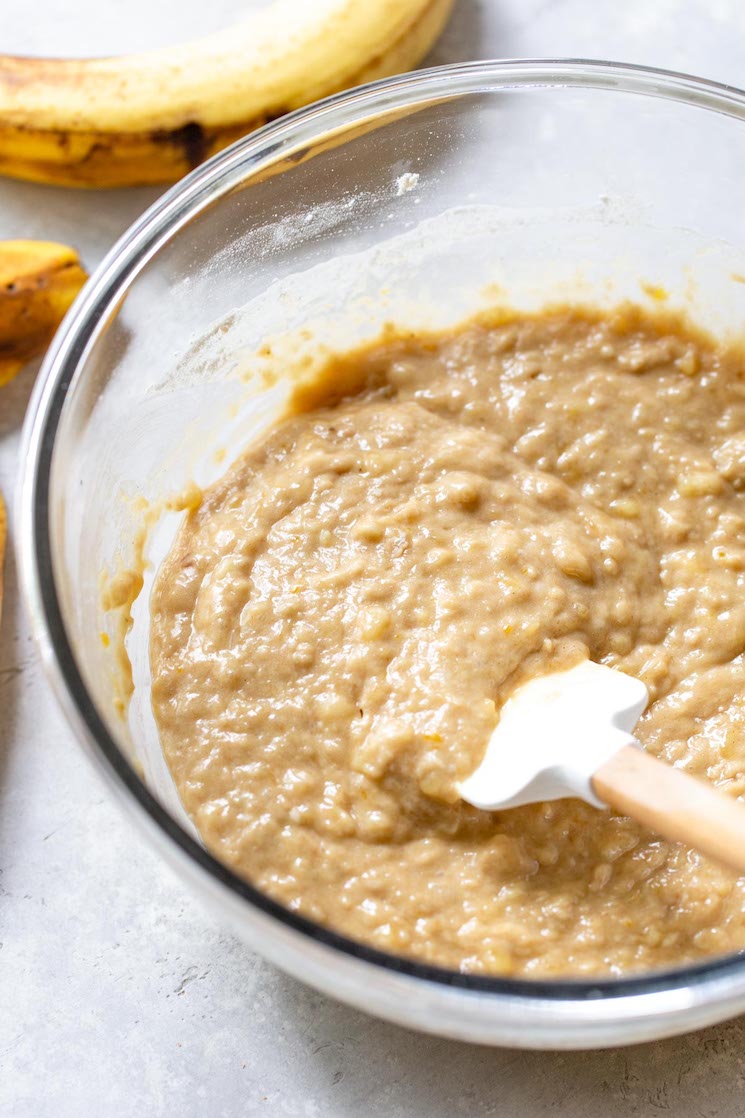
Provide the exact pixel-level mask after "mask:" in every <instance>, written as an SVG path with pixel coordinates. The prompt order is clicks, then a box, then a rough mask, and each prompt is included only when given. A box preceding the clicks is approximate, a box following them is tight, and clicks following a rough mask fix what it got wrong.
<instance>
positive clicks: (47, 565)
mask: <svg viewBox="0 0 745 1118" xmlns="http://www.w3.org/2000/svg"><path fill="white" fill-rule="evenodd" d="M743 182H745V94H743V93H742V92H740V91H738V90H736V89H731V88H728V87H725V86H721V85H715V84H713V83H710V82H705V81H700V80H697V79H695V78H690V77H685V76H683V75H676V74H670V73H664V72H660V71H653V70H647V69H642V68H638V67H632V66H621V65H616V64H610V63H599V62H582V61H559V62H553V61H504V62H479V63H474V64H470V65H465V66H453V67H444V68H442V69H437V70H431V71H425V72H420V73H416V74H411V75H406V76H403V77H399V78H395V79H392V80H388V81H384V82H380V83H377V84H375V85H372V86H369V87H365V88H361V89H358V90H353V91H351V92H349V93H346V94H343V95H340V96H337V97H333V98H331V99H329V100H327V101H324V102H322V103H320V104H317V105H315V106H311V107H310V108H308V109H304V110H302V111H300V112H296V113H293V114H291V115H289V116H287V117H285V118H283V119H281V120H280V121H278V122H277V123H275V124H272V125H270V126H267V127H266V128H263V129H262V130H261V131H259V132H257V133H255V134H253V135H251V136H249V137H247V138H246V139H245V140H242V141H241V142H240V143H238V144H235V145H234V146H233V147H231V148H229V149H228V150H227V151H225V152H223V153H222V154H220V155H219V156H217V157H216V158H214V159H212V160H211V161H210V162H209V163H207V164H205V165H204V166H203V167H201V168H199V169H198V170H197V171H195V172H194V173H193V174H191V175H189V176H188V177H187V178H186V179H184V180H183V181H182V182H181V183H179V184H178V185H177V186H176V187H174V188H173V189H172V190H170V191H169V192H168V193H166V194H165V195H164V196H163V197H162V198H161V199H160V200H159V201H158V202H157V203H156V204H155V205H154V206H153V207H152V208H151V209H150V210H149V211H148V212H147V213H145V214H144V216H143V217H142V218H141V219H140V220H139V221H138V222H137V223H136V224H135V225H134V226H133V227H132V228H131V229H130V230H129V232H127V233H126V234H125V235H124V236H123V237H122V238H121V240H120V241H119V242H118V244H117V245H116V246H115V247H114V248H113V249H112V251H111V252H110V253H109V255H108V256H107V257H106V259H105V260H104V262H103V263H102V264H101V266H100V267H99V269H98V270H97V272H96V274H95V275H94V276H93V278H92V279H91V280H90V282H89V283H88V285H87V286H86V288H85V290H84V292H83V293H82V294H81V296H80V297H79V299H78V300H77V302H76V304H75V306H74V307H73V309H72V311H71V312H70V314H69V315H68V317H67V319H66V321H65V323H64V325H63V327H62V329H61V330H60V332H59V333H58V335H57V337H56V340H55V342H54V344H53V346H52V348H51V350H50V352H49V354H48V355H47V358H46V361H45V363H44V366H43V369H42V372H41V375H40V377H39V381H38V384H37V386H36V389H35V392H34V396H33V399H32V403H31V406H30V410H29V415H28V419H27V423H26V427H25V444H24V452H23V471H22V479H21V486H20V497H19V500H20V508H19V518H20V525H21V531H20V539H19V563H20V569H21V572H22V580H23V586H24V592H25V599H26V604H27V607H28V609H29V612H30V615H31V618H32V622H33V627H34V630H35V634H36V639H37V641H38V645H39V648H40V650H41V654H42V656H43V659H44V661H45V663H46V666H47V669H48V671H49V675H50V678H51V680H52V683H53V685H54V687H55V689H56V692H57V694H58V696H59V699H60V701H61V703H62V706H63V708H64V710H65V712H66V714H67V716H68V718H69V720H70V722H71V724H72V726H73V728H74V730H75V732H76V734H77V736H78V737H79V739H80V740H81V742H82V743H83V744H84V745H85V746H86V748H87V750H88V752H89V753H90V755H91V756H92V757H93V758H94V760H95V761H96V762H97V764H98V766H99V768H100V769H101V770H102V772H103V773H104V775H105V776H106V778H107V779H108V781H109V783H110V784H111V785H112V787H113V788H114V789H115V790H116V791H117V792H118V794H119V796H120V798H121V799H122V800H123V801H124V803H125V804H126V805H127V807H129V808H131V810H132V812H133V814H134V816H135V817H136V818H137V819H138V820H139V821H140V823H141V824H142V825H143V827H144V828H145V829H146V830H147V832H148V834H149V835H150V838H151V840H152V841H153V843H154V844H155V845H156V846H157V848H158V849H159V850H160V851H161V853H162V855H163V856H164V857H165V858H167V859H168V860H169V861H170V862H172V863H173V865H174V867H175V868H176V869H177V870H178V871H179V872H180V873H181V874H182V875H183V876H184V877H185V878H187V879H188V881H189V883H190V884H191V886H192V887H193V890H194V891H195V893H198V894H200V895H202V896H203V897H205V898H206V899H207V901H208V903H209V904H210V905H211V907H212V908H213V909H214V910H215V912H216V913H217V914H218V915H219V916H221V917H222V918H224V919H225V920H226V921H228V922H229V923H230V924H232V926H233V928H234V929H235V930H236V931H237V932H238V933H239V934H240V935H241V936H242V937H244V938H245V939H246V940H247V941H248V942H249V943H250V944H251V945H252V946H254V947H255V948H256V949H258V950H259V951H261V952H262V953H263V954H264V955H266V956H267V957H268V958H269V959H271V960H273V961H274V962H275V963H277V964H278V965H279V966H281V967H283V968H285V969H286V970H287V971H289V972H290V973H292V974H293V975H295V976H297V977H298V978H300V979H302V980H303V981H306V982H308V983H311V984H312V985H314V986H316V987H318V988H319V989H321V990H324V991H327V992H328V993H330V994H333V995H334V996H336V997H338V998H340V999H342V1000H344V1001H347V1002H349V1003H352V1004H354V1005H357V1006H359V1007H362V1008H364V1009H367V1010H369V1011H371V1012H373V1013H376V1014H379V1015H380V1016H382V1017H386V1018H389V1019H390V1020H393V1021H396V1022H399V1023H401V1024H406V1025H409V1026H413V1027H415V1028H419V1029H424V1030H428V1031H431V1032H434V1033H439V1034H443V1035H447V1036H451V1037H457V1038H460V1039H464V1040H472V1041H479V1042H482V1043H490V1044H509V1045H513V1046H524V1047H564V1048H577V1047H591V1046H604V1045H610V1044H623V1043H632V1042H637V1041H641V1040H646V1039H650V1038H652V1037H661V1036H665V1035H670V1034H673V1033H676V1032H681V1031H684V1030H688V1029H691V1028H694V1027H699V1026H702V1025H705V1024H707V1023H710V1022H714V1021H717V1020H720V1019H722V1018H724V1017H726V1016H728V1015H732V1014H734V1013H736V1012H738V1011H740V1010H742V1009H745V959H743V958H742V957H740V956H732V957H728V958H724V959H717V960H712V961H711V962H707V963H705V964H702V965H698V966H692V967H686V968H681V969H679V970H675V971H669V972H665V973H650V974H642V975H638V976H631V977H627V978H623V979H608V980H607V981H580V980H577V981H569V980H566V981H553V982H535V981H526V980H512V979H507V978H487V977H474V976H469V975H465V974H460V973H456V972H453V971H447V970H442V969H438V968H436V967H432V966H427V965H423V964H421V963H418V962H416V961H413V960H411V959H404V958H399V957H394V956H392V955H388V954H384V953H381V952H380V951H376V950H373V949H370V948H368V947H365V946H361V945H359V944H358V943H355V942H352V941H351V940H349V939H347V938H345V937H343V936H341V935H338V934H336V933H334V932H333V931H332V930H329V929H328V928H325V927H321V926H318V925H316V924H314V923H312V922H311V921H309V920H307V919H304V918H303V917H301V916H299V915H297V914H294V913H291V912H290V911H288V910H287V909H285V908H284V907H282V906H281V905H280V904H277V903H275V902H274V901H272V900H270V899H269V898H268V897H266V896H264V895H262V894H261V893H260V892H258V891H257V890H256V889H254V888H252V886H251V885H249V884H248V883H247V882H245V881H243V880H241V879H239V878H238V877H237V876H235V874H233V873H232V872H231V871H230V870H229V869H227V868H226V867H225V866H223V865H221V864H220V863H219V862H218V861H216V860H215V858H213V857H212V855H211V854H210V853H209V852H208V851H207V850H206V849H205V848H204V847H203V845H202V844H201V843H200V841H199V839H198V836H197V835H196V832H195V831H194V829H193V827H192V825H191V823H190V821H189V820H188V819H187V818H186V816H185V814H184V812H183V809H182V808H181V805H180V803H179V801H178V797H177V796H176V795H175V792H174V789H173V785H172V783H171V782H170V778H169V775H168V773H167V770H166V768H165V764H164V762H163V759H162V756H161V755H160V750H159V747H158V742H157V735H156V734H155V728H154V724H153V720H152V713H151V711H150V706H149V701H148V665H147V655H146V652H147V623H148V616H147V590H148V579H149V578H150V577H151V574H149V573H148V572H147V571H146V572H145V584H144V588H143V590H142V592H141V593H140V595H139V597H138V598H137V600H136V601H135V603H134V607H133V610H132V619H133V624H132V625H131V626H130V623H129V619H128V618H127V616H126V610H125V611H124V614H123V615H121V616H119V622H118V624H117V621H116V618H117V614H116V613H112V612H106V611H104V610H103V607H102V594H101V582H102V577H103V578H104V579H105V578H107V577H108V578H111V577H112V575H115V574H116V573H117V572H120V571H122V570H124V571H126V570H128V569H137V563H138V556H139V558H141V551H142V546H143V531H142V528H143V523H144V521H145V519H146V518H147V516H146V510H147V509H148V508H149V509H153V508H156V507H157V505H158V502H160V501H162V500H163V499H164V497H165V496H166V495H167V494H172V493H174V492H176V491H178V490H179V489H180V488H183V486H184V485H186V484H188V483H189V482H190V481H191V480H196V481H197V482H198V483H200V484H203V483H205V482H208V481H210V480H212V479H213V478H214V477H216V476H217V475H219V473H220V472H222V470H224V469H225V468H226V465H227V464H228V462H229V461H230V459H231V457H233V456H234V455H235V454H236V453H237V452H238V451H239V450H240V449H241V447H243V446H244V445H245V443H246V441H247V440H248V439H250V438H251V437H252V436H254V435H255V434H256V432H257V431H258V430H260V429H261V428H262V427H263V426H265V425H266V424H267V423H268V422H270V421H271V418H272V416H273V415H274V414H276V411H277V408H278V407H279V406H280V405H281V401H282V399H283V395H284V394H286V391H287V388H288V386H289V385H290V384H291V382H292V379H293V377H294V376H295V375H297V372H298V370H301V369H303V368H307V365H308V363H309V362H312V361H314V360H316V359H318V355H319V354H323V353H324V352H327V351H329V350H333V349H336V348H344V347H346V346H348V345H350V344H352V343H355V342H358V341H360V340H362V339H364V338H372V337H375V336H376V335H377V334H378V333H379V332H380V330H381V328H382V326H383V325H384V324H385V323H386V322H389V321H393V322H395V323H396V324H398V325H400V326H403V327H407V328H413V329H416V328H418V327H426V326H432V325H447V324H449V323H456V322H458V321H460V320H462V319H463V318H464V317H466V316H467V315H468V314H469V313H472V312H474V311H476V310H478V309H479V308H481V307H483V306H485V305H488V304H493V303H494V302H497V301H502V302H508V303H510V304H511V305H513V306H517V307H525V308H530V307H537V306H540V305H542V304H545V303H547V302H556V301H561V300H566V299H568V298H571V299H578V300H580V301H584V302H592V303H595V304H600V305H605V304H612V303H617V302H618V301H619V300H622V299H629V298H631V299H633V300H635V301H637V302H640V303H647V304H649V305H656V304H657V303H659V301H660V300H664V302H665V305H666V306H668V307H670V308H680V309H684V310H687V311H689V312H690V313H691V314H692V315H693V316H694V318H696V319H697V320H698V321H699V322H702V323H703V324H704V325H706V326H708V327H709V328H710V329H711V330H713V331H714V332H715V333H717V334H719V335H721V336H724V335H727V334H731V333H735V332H737V330H738V329H739V328H740V327H741V324H742V322H745V278H744V277H745V210H744V209H743V206H742V202H741V196H742V183H743ZM268 355H271V356H268ZM270 366H271V367H270ZM267 371H269V372H271V373H272V376H271V377H267V376H266V375H265V374H266V373H267ZM152 519H155V518H154V517H153V518H152ZM176 520H177V516H176V514H174V513H171V514H169V515H166V516H164V517H163V518H161V519H160V520H159V522H158V528H157V530H156V531H155V532H154V533H153V532H151V533H150V534H149V535H148V539H147V555H148V557H149V560H150V563H151V566H152V565H155V564H157V561H158V557H159V555H160V554H162V553H163V550H164V548H165V547H167V543H168V539H169V538H171V537H172V535H173V531H174V527H175V522H176ZM125 582H126V580H125ZM120 586H121V582H120ZM135 589H136V586H135ZM102 634H104V636H103V638H102ZM124 635H126V640H127V651H128V656H129V659H130V660H131V663H132V683H133V686H134V694H133V697H132V701H131V702H130V703H126V702H125V700H126V698H127V696H126V694H124V692H126V691H127V679H126V673H124V674H123V673H122V666H121V662H120V660H119V659H118V658H117V647H116V646H117V642H118V640H119V639H120V638H121V637H123V636H124ZM106 645H108V647H106ZM118 651H119V652H121V649H119V650H118ZM123 709H126V710H127V714H126V716H123V715H122V710H123Z"/></svg>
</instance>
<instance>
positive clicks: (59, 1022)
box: [0, 0, 745, 1118]
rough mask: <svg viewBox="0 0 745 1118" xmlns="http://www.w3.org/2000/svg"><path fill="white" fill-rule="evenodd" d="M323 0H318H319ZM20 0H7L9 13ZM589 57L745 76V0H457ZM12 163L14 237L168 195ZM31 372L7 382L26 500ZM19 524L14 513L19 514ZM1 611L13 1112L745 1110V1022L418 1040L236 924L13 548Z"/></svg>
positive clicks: (49, 30)
mask: <svg viewBox="0 0 745 1118" xmlns="http://www.w3.org/2000/svg"><path fill="white" fill-rule="evenodd" d="M309 2H312V0H309ZM2 7H3V12H2V27H1V28H0V50H2V51H4V52H6V51H13V50H16V51H39V52H41V51H43V50H46V51H47V53H57V54H65V53H69V54H90V53H96V52H112V51H116V50H123V49H132V48H137V47H142V46H144V45H146V43H148V42H152V43H155V42H157V43H162V42H167V41H168V39H169V37H170V31H171V23H172V22H173V20H174V18H175V16H176V14H177V13H178V26H179V33H180V35H181V36H182V37H183V36H186V35H191V34H193V33H194V32H197V31H199V30H201V29H202V28H206V27H207V26H208V25H209V26H212V27H214V26H218V25H219V24H220V23H225V22H227V20H228V19H229V18H230V17H231V15H233V14H234V13H235V12H237V11H238V10H241V9H243V8H245V3H241V0H212V3H211V4H210V5H209V6H207V7H208V9H209V10H208V11H207V12H206V13H205V12H204V11H203V8H204V7H205V6H204V5H202V4H201V3H197V0H160V3H159V4H157V5H156V4H153V3H152V0H105V2H104V4H101V2H100V0H34V4H33V20H31V19H29V14H28V13H29V8H28V5H15V6H11V5H10V3H9V0H5V3H3V5H2ZM8 9H10V10H8ZM510 55H511V56H554V57H558V56H574V57H578V56H580V57H595V58H607V59H614V60H621V61H626V62H637V63H647V64H650V65H656V66H663V67H668V68H672V69H680V70H688V71H690V72H692V73H696V74H701V75H703V76H706V77H711V78H716V79H719V80H720V81H726V82H731V83H733V84H735V85H745V4H744V3H743V0H622V2H621V3H617V2H615V0H482V2H481V3H479V2H478V0H460V3H459V4H458V6H457V14H456V15H455V17H454V18H453V21H452V23H451V26H450V28H449V29H448V31H447V33H446V35H445V37H444V39H443V41H442V42H441V44H440V45H439V46H438V48H437V50H436V52H435V56H434V57H433V59H432V61H434V62H446V61H456V60H458V61H460V60H463V59H466V58H479V57H489V56H510ZM155 193H156V192H154V191H152V190H132V191H117V192H111V193H77V192H68V191H63V190H57V189H51V188H45V187H35V186H29V185H25V184H21V183H12V182H9V181H3V180H0V237H18V236H20V237H26V236H29V237H30V236H36V237H44V238H48V239H55V240H62V241H68V242H70V243H72V244H75V245H76V246H78V247H79V248H80V249H81V251H82V254H83V257H84V259H85V261H86V263H87V264H88V266H89V267H91V266H93V265H95V263H96V262H97V261H98V259H100V257H101V256H102V254H103V252H104V251H105V249H106V248H107V247H108V246H109V245H110V243H111V242H112V240H113V239H114V238H115V237H116V236H117V235H118V234H119V233H120V232H121V231H122V230H123V229H124V228H125V227H126V226H127V225H128V224H129V222H130V221H131V220H132V219H133V218H134V217H135V216H136V215H137V214H138V213H139V212H140V211H141V210H142V209H143V208H144V207H145V206H146V205H147V204H148V203H149V202H150V200H151V199H153V198H154V197H155ZM32 377H33V370H27V371H26V372H25V373H24V374H23V375H22V376H21V377H20V378H19V379H18V380H17V381H16V382H15V383H14V384H13V385H12V386H11V387H10V388H7V389H4V390H3V393H2V396H1V397H0V489H2V491H3V492H4V493H5V495H6V497H8V498H11V499H12V497H13V491H14V487H15V473H16V469H17V466H18V442H19V427H20V423H21V420H22V416H23V412H24V408H25V404H26V400H27V398H28V393H29V389H30V385H31V381H32ZM12 528H13V525H12V520H11V533H12ZM6 575H7V582H6V601H5V610H4V615H3V619H2V627H1V628H0V1005H2V1011H1V1012H0V1114H2V1115H8V1118H11V1116H12V1118H86V1116H88V1115H96V1116H106V1115H114V1114H116V1115H120V1116H123V1118H129V1116H130V1115H142V1116H145V1118H157V1116H160V1115H164V1116H166V1115H167V1116H171V1115H179V1116H181V1118H191V1116H192V1115H193V1116H197V1115H198V1116H200V1118H222V1116H225V1118H233V1116H244V1115H254V1114H266V1115H272V1116H274V1115H278V1116H289V1118H292V1116H307V1118H315V1116H318V1118H321V1116H323V1118H346V1116H351V1115H355V1116H361V1118H379V1116H380V1118H382V1116H383V1115H385V1116H386V1118H397V1116H404V1118H409V1116H412V1118H418V1116H420V1115H421V1116H422V1118H425V1116H426V1118H451V1116H455V1115H464V1116H466V1118H480V1116H487V1115H494V1116H505V1118H517V1116H520V1118H544V1116H545V1118H548V1116H549V1115H552V1116H556V1118H561V1116H567V1118H595V1116H596V1115H598V1114H601V1113H602V1114H603V1116H604V1118H617V1116H619V1118H620V1116H622V1115H623V1116H626V1115H640V1116H642V1118H652V1116H656V1115H661V1114H664V1113H667V1112H669V1113H670V1114H674V1115H675V1118H737V1116H738V1115H745V1093H744V1092H743V1088H744V1086H745V1019H741V1020H738V1021H733V1022H730V1023H728V1024H725V1025H722V1026H719V1027H717V1028H712V1029H708V1030H706V1031H705V1032H702V1033H698V1034H695V1035H692V1036H688V1037H683V1038H680V1039H677V1040H669V1041H665V1042H662V1043H658V1044H653V1045H647V1046H644V1047H638V1048H630V1049H619V1050H614V1051H605V1052H594V1053H584V1054H582V1053H577V1054H550V1053H549V1054H546V1053H528V1052H517V1051H507V1050H488V1049H481V1048H477V1047H472V1046H469V1045H466V1044H455V1043H450V1042H448V1041H444V1040H437V1039H433V1038H430V1037H424V1036H418V1035H416V1034H414V1033H409V1032H407V1031H406V1030H403V1029H399V1028H396V1027H394V1026H391V1025H386V1024H383V1023H382V1022H379V1021H376V1020H374V1019H372V1018H368V1017H366V1016H365V1015H364V1014H361V1013H358V1012H355V1011H353V1010H351V1009H347V1008H344V1007H342V1006H340V1005H337V1004H336V1003H334V1002H332V1001H330V1000H328V999H327V998H325V997H322V996H321V995H319V994H316V993H314V992H313V991H311V990H308V989H306V988H305V987H303V986H301V985H300V984H299V983H297V982H295V981H293V980H291V979H289V978H286V977H285V976H284V975H282V974H280V973H279V972H278V971H276V970H274V969H273V968H272V967H271V966H269V965H268V964H267V963H264V962H263V961H262V960H261V959H260V958H258V957H257V956H255V955H253V954H252V953H251V952H250V951H249V950H248V949H247V948H245V947H244V946H242V945H241V944H240V943H238V942H237V941H236V940H235V939H234V938H233V937H232V936H230V935H228V934H227V933H225V932H224V931H222V930H221V928H220V927H218V926H216V925H215V924H214V922H213V921H212V919H211V918H210V917H209V916H208V915H207V914H206V913H204V912H203V911H202V910H201V909H199V908H198V907H196V905H195V904H194V903H193V902H192V900H191V898H190V896H189V895H188V894H187V893H186V891H185V890H184V888H183V887H182V885H181V884H180V882H179V881H177V880H176V879H175V878H174V877H173V876H172V875H171V873H170V871H168V870H167V869H166V868H165V867H164V866H163V865H161V863H160V861H159V860H158V859H157V857H156V856H155V855H154V854H153V853H152V852H151V851H150V849H149V848H148V847H147V846H146V845H145V844H144V842H143V841H142V839H141V838H140V836H139V834H138V833H137V832H136V831H135V830H134V829H133V827H132V825H131V824H130V821H129V820H128V819H125V818H123V817H122V816H121V815H120V813H119V810H118V808H117V807H116V806H115V805H114V804H113V803H111V802H110V801H109V798H108V795H107V794H106V793H105V792H104V789H103V787H102V786H101V785H100V784H99V781H98V778H97V777H96V776H95V775H94V773H93V772H92V771H91V770H90V768H89V766H88V763H87V762H86V761H85V759H84V758H83V756H82V753H81V751H80V750H79V749H78V747H77V745H76V744H75V742H74V740H73V738H72V735H71V733H70V731H69V730H68V729H67V727H66V725H65V723H64V722H63V720H62V717H61V715H60V714H59V713H58V711H57V708H56V706H55V703H54V701H53V699H52V696H51V694H50V692H49V689H48V687H47V685H46V683H45V680H44V678H43V676H42V672H41V670H40V667H39V665H38V664H37V662H36V660H35V657H34V651H33V648H32V645H31V638H30V635H29V628H28V624H27V622H26V620H25V618H24V616H23V613H22V610H21V607H20V605H19V603H18V599H17V591H16V573H15V567H14V561H13V556H12V554H11V555H10V556H9V558H8V563H7V570H6Z"/></svg>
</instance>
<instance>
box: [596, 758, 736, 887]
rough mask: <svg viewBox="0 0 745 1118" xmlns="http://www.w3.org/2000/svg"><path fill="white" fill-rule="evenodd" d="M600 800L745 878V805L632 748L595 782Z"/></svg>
mask: <svg viewBox="0 0 745 1118" xmlns="http://www.w3.org/2000/svg"><path fill="white" fill-rule="evenodd" d="M592 786H593V789H594V791H595V794H596V796H597V797H598V798H599V799H601V800H602V801H603V802H604V803H606V804H608V806H609V807H612V808H613V809H614V810H615V811H620V812H623V814H624V815H630V816H631V817H632V818H634V819H638V820H639V822H640V823H644V824H645V825H646V826H647V827H649V828H650V830H652V831H656V832H657V833H658V834H660V835H663V836H664V837H665V838H668V839H672V840H673V841H674V842H683V843H685V844H686V845H687V846H692V847H693V848H694V849H695V850H700V851H701V853H702V854H706V855H708V856H709V857H710V858H715V859H716V860H717V861H719V862H723V863H724V865H725V866H729V867H730V869H733V870H737V872H738V873H743V874H745V805H743V804H740V803H738V802H737V801H736V800H733V799H731V798H730V797H729V796H726V795H724V793H722V792H718V791H717V790H716V789H715V788H713V787H712V786H711V785H708V784H706V783H704V781H702V780H697V779H696V777H695V776H690V775H689V774H688V773H686V772H683V771H682V770H681V769H676V768H673V766H672V765H666V764H665V762H664V761H658V760H657V758H656V757H653V756H652V755H651V754H650V753H645V752H644V750H643V749H636V748H635V747H634V746H633V745H626V746H624V747H623V749H619V751H618V753H615V754H614V755H613V757H611V759H610V760H609V761H606V763H605V764H604V765H603V766H602V767H601V768H599V769H598V771H597V772H596V773H595V775H594V776H593V778H592Z"/></svg>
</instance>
